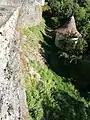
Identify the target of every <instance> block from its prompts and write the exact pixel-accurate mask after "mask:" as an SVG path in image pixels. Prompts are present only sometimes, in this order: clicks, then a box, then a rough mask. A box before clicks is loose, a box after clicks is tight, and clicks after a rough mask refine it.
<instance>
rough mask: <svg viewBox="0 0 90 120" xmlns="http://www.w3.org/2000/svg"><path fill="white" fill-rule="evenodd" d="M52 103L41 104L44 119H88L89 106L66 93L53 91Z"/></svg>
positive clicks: (89, 117) (89, 113)
mask: <svg viewBox="0 0 90 120" xmlns="http://www.w3.org/2000/svg"><path fill="white" fill-rule="evenodd" d="M52 97H53V99H54V102H53V103H52V104H53V105H51V104H50V103H49V104H43V110H44V120H89V119H90V108H89V107H86V106H85V104H84V103H83V102H81V101H79V100H77V99H75V98H73V97H71V96H70V95H69V94H68V93H66V92H62V91H58V90H57V91H53V94H52Z"/></svg>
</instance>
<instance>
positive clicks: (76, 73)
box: [40, 32, 90, 97]
mask: <svg viewBox="0 0 90 120" xmlns="http://www.w3.org/2000/svg"><path fill="white" fill-rule="evenodd" d="M52 36H53V37H52V38H49V37H48V36H45V35H43V37H44V40H45V42H44V43H43V42H41V43H40V44H41V45H42V47H43V49H44V53H41V54H42V56H43V57H44V58H45V60H46V64H47V65H48V66H49V68H50V69H52V70H53V71H54V72H55V73H56V74H58V75H59V76H61V77H65V78H66V80H65V82H71V83H72V84H73V85H75V87H76V89H78V90H79V92H80V94H81V95H82V96H84V97H87V96H88V92H90V81H89V79H90V75H89V73H88V72H86V73H85V72H84V69H85V70H86V71H88V70H90V68H89V69H87V68H85V67H84V65H83V63H79V64H73V63H72V64H65V59H59V58H58V55H57V51H58V49H57V48H56V46H55V44H54V39H55V36H54V34H53V32H52Z"/></svg>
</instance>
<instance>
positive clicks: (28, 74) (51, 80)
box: [21, 22, 90, 120]
mask: <svg viewBox="0 0 90 120" xmlns="http://www.w3.org/2000/svg"><path fill="white" fill-rule="evenodd" d="M45 29H47V27H46V25H45V23H43V22H42V23H41V24H40V25H38V26H35V27H28V28H26V29H25V32H24V37H23V41H22V46H21V48H22V50H23V53H21V60H22V63H23V64H22V65H23V73H24V78H25V81H26V83H25V86H26V94H27V102H28V109H29V114H30V119H31V120H80V119H81V120H89V119H90V112H89V111H90V103H89V102H87V101H86V100H85V99H84V98H82V97H80V94H79V92H78V90H76V89H75V88H74V86H73V85H72V84H71V83H67V82H65V81H66V78H63V77H60V76H58V75H57V74H56V73H55V72H53V71H52V70H51V69H50V66H49V65H48V64H46V59H45V51H44V50H45V49H44V48H43V47H42V45H45V46H46V47H47V48H46V49H47V52H48V53H50V52H51V51H52V48H51V46H50V45H49V44H48V43H47V42H46V41H48V39H49V40H50V39H51V37H50V34H49V36H48V35H47V34H46V32H45ZM50 31H51V30H50V29H48V32H49V33H50ZM43 36H44V37H43ZM45 36H47V38H48V39H45ZM48 42H50V41H48ZM50 43H52V41H51V42H50ZM41 44H42V45H41ZM48 47H49V48H48ZM22 50H21V51H22ZM40 53H42V54H43V55H41V54H40ZM43 56H44V57H43ZM59 69H60V68H59Z"/></svg>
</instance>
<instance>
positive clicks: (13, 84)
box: [0, 0, 42, 120]
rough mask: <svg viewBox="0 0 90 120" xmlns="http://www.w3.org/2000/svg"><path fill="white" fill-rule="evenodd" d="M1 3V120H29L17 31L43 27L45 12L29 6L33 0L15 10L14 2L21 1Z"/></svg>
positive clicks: (38, 6) (37, 6) (34, 6)
mask: <svg viewBox="0 0 90 120" xmlns="http://www.w3.org/2000/svg"><path fill="white" fill-rule="evenodd" d="M1 1H3V2H1ZM1 1H0V120H27V114H28V110H27V105H26V95H25V89H24V88H23V87H22V84H21V83H22V81H23V77H22V70H21V66H20V52H19V47H20V33H19V32H17V30H16V28H17V27H21V26H28V25H37V24H39V23H40V21H41V20H42V10H41V6H40V5H35V4H34V3H33V2H30V3H28V1H29V0H26V2H25V3H24V4H23V2H22V1H23V0H21V3H20V1H19V3H20V4H22V5H20V4H19V5H15V6H14V4H13V1H17V0H12V1H10V0H6V1H5V0H1ZM9 1H10V2H9ZM8 2H9V3H8ZM7 3H8V4H7ZM15 4H16V2H15ZM17 4H18V3H17ZM29 4H30V6H29ZM20 11H21V12H20Z"/></svg>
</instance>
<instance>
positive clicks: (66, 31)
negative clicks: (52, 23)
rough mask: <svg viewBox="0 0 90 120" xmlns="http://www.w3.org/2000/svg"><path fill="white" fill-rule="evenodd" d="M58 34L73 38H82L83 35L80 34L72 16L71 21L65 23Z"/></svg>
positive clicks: (57, 31)
mask: <svg viewBox="0 0 90 120" xmlns="http://www.w3.org/2000/svg"><path fill="white" fill-rule="evenodd" d="M56 33H60V34H62V35H69V36H73V37H81V34H80V33H79V32H78V30H77V28H76V23H75V18H74V16H72V17H71V20H70V21H69V22H67V23H65V25H64V26H63V27H62V28H59V29H57V30H56Z"/></svg>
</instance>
